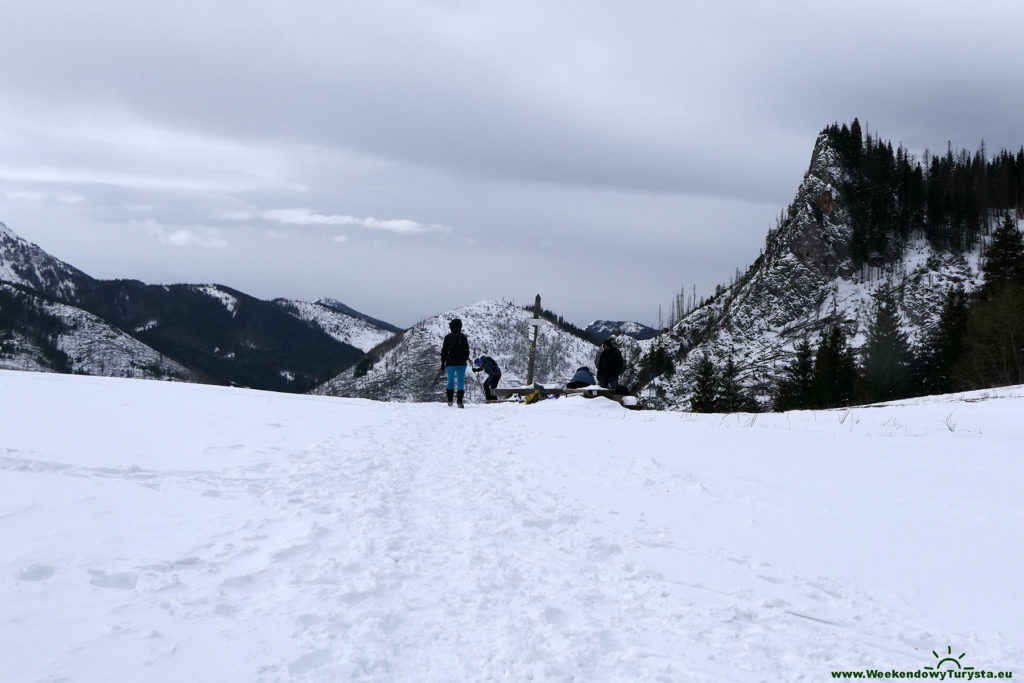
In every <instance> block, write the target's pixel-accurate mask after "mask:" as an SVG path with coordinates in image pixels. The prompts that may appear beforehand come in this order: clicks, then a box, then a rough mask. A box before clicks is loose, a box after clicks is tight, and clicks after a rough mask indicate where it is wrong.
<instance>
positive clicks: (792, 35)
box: [0, 0, 1024, 326]
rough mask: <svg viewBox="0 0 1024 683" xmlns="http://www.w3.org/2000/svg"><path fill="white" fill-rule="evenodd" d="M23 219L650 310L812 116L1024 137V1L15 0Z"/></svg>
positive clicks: (6, 106) (902, 131) (10, 191)
mask: <svg viewBox="0 0 1024 683" xmlns="http://www.w3.org/2000/svg"><path fill="white" fill-rule="evenodd" d="M0 15H2V17H3V21H2V27H3V31H2V36H0V222H3V223H6V224H7V225H8V227H10V228H11V229H12V230H14V231H15V232H16V233H18V234H20V235H21V236H23V237H25V238H26V239H29V240H31V241H34V242H36V243H38V244H39V245H40V246H42V247H43V248H44V249H46V250H47V251H49V252H50V253H51V254H53V255H55V256H57V257H58V258H61V259H63V260H65V261H68V262H70V263H71V264H73V265H75V266H77V267H78V268H80V269H82V270H84V271H85V272H87V273H89V274H90V275H93V276H94V277H100V278H113V277H131V278H137V279H140V280H144V281H146V282H151V283H172V282H204V283H205V282H217V283H222V284H226V285H229V286H232V287H235V288H237V289H240V290H242V291H245V292H248V293H250V294H253V295H255V296H259V297H262V298H273V297H278V296H282V297H288V298H298V299H305V300H313V299H316V298H319V297H324V296H330V297H334V298H336V299H339V300H341V301H343V302H345V303H347V304H348V305H350V306H353V307H354V308H356V309H358V310H361V311H363V312H365V313H367V314H370V315H373V316H376V317H379V318H383V319H386V320H389V321H391V322H393V323H395V324H398V325H402V326H407V325H410V324H413V323H415V322H416V321H417V320H418V319H421V318H424V317H427V316H429V315H433V314H435V313H438V312H441V311H444V310H447V309H450V308H454V307H457V306H461V305H464V304H468V303H472V302H473V301H476V300H479V299H485V298H505V299H512V300H515V301H516V302H518V303H524V304H526V303H532V300H533V296H534V294H536V293H537V292H540V293H541V294H542V295H543V297H544V304H545V306H546V307H548V308H551V309H553V310H555V311H556V312H558V313H560V314H562V315H564V316H565V317H566V318H567V319H569V320H571V321H573V322H575V323H577V324H581V325H585V324H587V323H589V322H590V321H591V320H593V319H595V318H608V319H628V320H638V321H640V322H644V323H648V324H650V323H654V322H656V320H657V315H658V306H659V304H660V305H663V306H664V307H665V310H666V314H667V309H668V305H669V303H670V302H671V300H672V297H673V295H674V294H675V292H677V291H678V290H679V288H680V286H681V285H683V284H685V285H686V287H687V290H689V289H690V287H691V286H692V285H696V286H697V291H698V294H700V295H707V294H709V293H711V292H712V291H713V290H714V287H715V285H716V284H718V283H727V282H728V280H729V278H730V277H731V276H732V275H733V273H734V272H735V270H736V269H737V268H741V269H743V268H746V267H747V266H748V265H749V264H750V263H751V262H752V261H753V260H754V259H755V258H756V257H757V255H758V252H759V250H760V248H761V247H762V246H763V244H764V238H765V233H766V232H767V230H768V229H769V228H770V227H771V226H772V224H773V223H774V220H775V217H776V216H777V215H778V214H779V212H780V211H781V210H782V209H783V208H785V206H786V205H787V204H788V203H789V202H790V201H791V200H792V198H793V195H794V193H795V191H796V188H797V185H798V184H799V182H800V180H801V178H802V176H803V173H804V171H805V170H806V168H807V164H808V162H809V160H810V154H811V149H812V146H813V143H814V139H815V137H816V135H817V133H818V132H819V131H820V130H821V129H822V128H824V127H825V126H826V125H828V124H830V123H832V122H834V121H839V122H849V121H851V120H852V119H853V118H854V117H855V116H856V117H859V118H860V120H861V122H862V124H864V125H866V126H867V127H869V128H870V130H872V131H878V133H879V134H880V135H881V136H882V137H883V138H885V139H889V140H892V141H893V142H894V143H898V142H901V141H902V142H903V143H904V144H905V145H906V146H907V147H908V148H909V149H911V150H912V151H915V152H918V153H919V152H920V151H922V150H923V149H925V148H926V147H927V148H930V149H932V150H945V147H946V144H947V141H948V142H951V143H952V144H953V146H954V147H957V148H959V147H967V148H969V149H972V150H973V149H976V148H977V146H978V144H979V143H980V142H981V140H982V139H984V140H985V143H986V145H987V147H988V149H989V150H990V151H996V150H998V149H999V148H1001V147H1006V148H1010V149H1014V150H1016V149H1018V148H1019V147H1020V146H1021V145H1022V144H1024V126H1021V125H1020V122H1021V120H1022V112H1024V88H1022V87H1021V85H1022V76H1021V75H1022V73H1024V38H1022V33H1021V27H1022V26H1024V2H1020V0H1006V1H1002V0H973V1H971V2H948V1H947V2H943V1H942V0H930V1H928V2H906V1H900V0H886V1H885V2H881V1H879V2H876V1H874V0H871V1H868V2H864V1H860V0H858V1H856V2H849V1H847V2H822V1H820V0H819V1H817V2H802V1H799V2H797V1H793V0H786V1H785V2H780V3H768V2H754V1H748V2H735V1H730V0H715V2H706V3H693V2H683V1H682V0H665V1H656V0H632V1H631V2H622V1H621V0H617V1H611V0H576V1H561V0H542V1H541V0H538V1H533V0H516V1H515V2H492V1H486V0H474V1H466V2H462V1H460V0H433V1H426V0H424V1H413V0H409V1H400V2H393V1H390V0H372V1H367V2H347V1H343V0H288V1H287V2H284V1H281V2H264V1H259V0H245V1H244V2H243V1H238V2H221V1H219V0H202V1H196V2H190V1H182V2H166V1H161V2H156V1H154V0H133V1H132V2H123V1H121V0H117V1H116V2H115V1H110V2H103V1H99V0H68V1H67V2H57V1H50V0H39V1H34V2H29V1H25V2H17V1H14V0H0Z"/></svg>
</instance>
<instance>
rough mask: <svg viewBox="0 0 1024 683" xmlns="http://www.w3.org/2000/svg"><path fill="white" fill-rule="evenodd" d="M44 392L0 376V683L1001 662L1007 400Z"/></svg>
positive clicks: (1009, 580) (524, 676)
mask: <svg viewBox="0 0 1024 683" xmlns="http://www.w3.org/2000/svg"><path fill="white" fill-rule="evenodd" d="M40 377H41V376H39V375H30V374H28V373H0V382H2V383H3V384H4V391H3V392H2V393H0V396H2V397H3V406H0V407H2V408H3V415H5V418H4V419H5V423H4V424H3V425H2V426H3V434H4V435H5V439H4V443H3V444H0V494H2V495H0V547H3V548H5V549H7V550H6V551H5V556H4V560H3V562H2V563H0V598H3V599H4V604H5V606H6V607H5V611H4V614H3V615H2V616H0V637H2V639H3V641H4V642H5V643H7V644H8V645H9V648H8V651H9V652H17V653H20V654H19V655H18V656H15V657H10V658H5V659H4V660H3V661H2V662H0V678H2V679H3V680H15V681H18V680H53V681H56V680H101V679H103V680H166V681H178V680H210V681H215V680H216V681H223V680H246V681H250V680H256V681H284V680H348V679H366V680H530V679H533V680H588V681H591V680H616V681H627V680H628V681H635V680H665V681H688V680H709V681H710V680H733V681H751V680H801V679H803V680H822V679H824V678H827V677H828V674H829V672H830V671H832V670H844V669H862V668H865V667H869V666H870V667H872V668H879V669H883V670H889V669H892V668H897V669H918V668H920V667H921V666H923V665H925V664H928V663H930V662H929V658H930V657H931V655H930V653H931V651H932V650H933V649H935V648H937V647H943V646H944V645H945V644H946V643H947V641H950V640H954V641H955V642H954V646H955V647H958V648H960V649H961V650H962V651H967V652H968V653H969V654H970V656H971V657H972V658H974V659H975V661H977V662H987V663H988V668H990V669H999V668H1001V669H1004V670H1005V669H1013V668H1014V666H1017V668H1018V669H1021V668H1024V665H1022V662H1024V651H1022V649H1021V646H1020V642H1021V640H1020V639H1019V636H1020V635H1021V627H1020V622H1019V619H1018V618H1017V617H1016V616H1015V614H1016V608H1014V607H1012V605H1013V604H1017V605H1019V604H1021V602H1019V600H1020V599H1021V598H1024V595H1022V590H1021V588H1020V586H1019V582H1017V581H1016V579H1014V578H1013V577H1014V576H1019V572H1020V571H1021V570H1024V566H1022V562H1021V559H1020V558H1019V557H1018V556H1017V555H1016V554H1015V553H1011V552H1008V551H1007V549H1006V546H1009V544H1010V543H1011V542H1012V539H1014V538H1018V539H1019V536H1017V535H1015V534H1019V533H1020V532H1021V531H1022V529H1024V511H1022V507H1021V503H1020V498H1019V494H1018V493H1017V492H1016V489H1015V485H1014V484H1013V483H1012V481H1011V480H1010V479H1006V478H1003V477H1000V476H999V475H993V471H994V469H995V468H1000V467H1001V468H1004V472H1003V474H1006V475H1011V474H1014V473H1016V474H1019V473H1020V471H1021V465H1020V464H1019V463H1018V464H1014V462H1015V461H1012V460H1010V458H1011V457H1013V456H1012V455H1011V454H1013V453H1015V451H1014V450H1013V448H1012V444H1013V443H1015V442H1016V440H1017V439H1019V437H1020V431H1021V430H1020V428H1019V427H1018V426H1017V425H1016V422H1015V419H1016V418H1012V419H1010V418H1007V419H1004V418H1002V417H1001V414H1000V410H1005V411H1006V414H1007V415H1008V416H1012V415H1014V414H1015V411H1019V409H1020V407H1021V401H1020V399H1007V400H1008V401H1012V402H1011V403H993V404H992V405H990V406H988V408H989V410H985V409H984V408H985V406H982V405H981V404H978V405H973V404H966V403H960V404H957V405H956V407H955V408H954V410H956V411H959V412H958V413H957V418H956V419H957V420H959V427H958V430H959V433H957V432H954V431H952V430H950V429H949V427H948V424H944V422H945V420H944V419H943V416H944V415H946V414H948V413H949V412H950V409H949V408H948V407H946V406H935V405H907V406H901V407H897V408H882V409H862V410H860V411H856V412H854V413H850V414H845V416H844V413H841V412H833V413H802V414H798V413H794V414H791V415H789V416H777V415H776V416H761V417H759V418H757V419H752V418H750V416H743V417H740V416H728V417H723V416H690V415H669V414H652V413H627V412H625V411H623V410H622V409H621V408H620V407H619V406H617V405H615V404H613V403H611V402H605V401H602V400H595V401H584V400H583V399H576V400H573V399H564V400H559V401H551V402H546V403H542V404H539V405H537V406H530V407H526V406H522V405H515V404H506V405H497V406H471V407H470V408H469V409H467V410H464V411H459V410H454V409H449V408H448V407H447V406H443V405H440V404H410V405H402V404H374V403H370V402H366V401H344V400H337V399H326V398H314V397H291V396H278V395H273V394H265V393H260V392H245V391H237V390H228V389H216V388H211V387H197V386H188V385H161V384H157V383H146V382H124V381H120V382H119V381H116V380H100V379H95V378H53V376H42V377H43V378H42V379H40ZM12 392H14V393H12ZM15 394H16V395H17V396H18V398H17V400H14V399H13V398H11V397H12V396H14V395H15ZM7 420H10V421H7ZM58 427H59V428H58ZM972 428H977V429H978V430H979V433H977V434H975V433H974V432H972V431H971V430H972ZM986 429H987V430H988V432H989V435H988V436H987V437H986V436H984V435H983V434H981V433H980V432H981V431H983V430H986ZM949 444H953V445H954V446H956V447H957V448H956V449H954V448H952V447H950V446H949ZM964 445H973V446H982V447H983V449H982V450H983V451H984V452H983V453H977V454H975V455H974V456H973V458H972V459H971V460H965V458H964V457H963V455H962V453H961V452H960V450H959V449H960V448H961V447H962V446H964ZM947 451H948V452H947ZM1013 467H1016V469H1013ZM1006 468H1009V469H1006ZM947 490H949V491H951V492H955V493H956V494H957V496H955V497H952V496H951V497H942V496H929V495H927V492H928V491H932V492H935V491H940V492H941V491H947ZM851 492H852V494H851ZM994 520H999V521H1000V523H1001V524H1002V526H1000V527H999V528H998V529H994V528H993V527H992V522H993V521H994ZM932 532H936V533H938V535H939V538H941V534H943V533H951V534H955V536H954V538H955V539H956V541H957V543H958V544H959V547H960V549H961V550H962V551H963V553H964V557H960V556H957V557H949V556H948V554H947V555H944V554H943V553H942V552H939V551H938V550H936V548H935V547H934V546H935V543H934V541H935V539H936V533H932ZM1000 553H1002V554H1000ZM972 554H973V555H975V556H976V557H977V558H980V559H979V560H977V561H972V560H970V559H969V557H968V556H969V555H972ZM965 558H967V559H965ZM1015 600H1016V601H1018V602H1016V603H1014V602H1013V601H1015ZM1007 601H1008V604H1006V603H1007Z"/></svg>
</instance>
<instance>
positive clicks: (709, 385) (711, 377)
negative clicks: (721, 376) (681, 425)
mask: <svg viewBox="0 0 1024 683" xmlns="http://www.w3.org/2000/svg"><path fill="white" fill-rule="evenodd" d="M717 394H718V370H717V368H715V364H714V363H713V362H712V361H711V359H710V358H709V357H708V355H707V354H706V353H705V354H704V355H703V356H702V357H701V359H700V361H698V363H697V376H696V377H695V378H694V383H693V395H692V396H691V397H690V410H691V411H692V412H694V413H713V412H715V398H716V396H717Z"/></svg>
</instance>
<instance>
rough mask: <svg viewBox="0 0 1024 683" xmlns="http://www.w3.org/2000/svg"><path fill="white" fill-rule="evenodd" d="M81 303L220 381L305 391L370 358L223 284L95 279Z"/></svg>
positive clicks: (276, 308)
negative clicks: (145, 282) (353, 364)
mask: <svg viewBox="0 0 1024 683" xmlns="http://www.w3.org/2000/svg"><path fill="white" fill-rule="evenodd" d="M78 303H79V305H80V306H81V307H82V308H84V309H86V310H88V311H91V312H93V313H96V314H97V315H99V316H100V317H102V318H104V319H105V320H109V321H111V322H113V323H114V324H115V325H117V326H118V327H120V328H121V329H123V330H125V331H126V332H128V333H129V334H131V335H132V336H134V337H136V338H137V339H139V340H140V341H142V342H144V343H146V344H147V345H149V346H151V347H153V348H154V349H157V350H158V351H160V352H161V353H164V354H166V355H168V356H171V357H173V358H175V359H177V360H178V361H180V362H181V363H183V364H185V365H187V366H188V367H190V368H193V369H194V370H196V371H197V372H199V373H201V374H202V376H203V377H204V380H205V381H208V382H212V383H217V384H236V385H239V386H247V387H253V388H257V389H269V390H272V391H293V392H304V391H307V390H308V389H310V388H311V387H313V386H315V385H317V384H319V383H320V382H322V381H323V380H324V379H326V378H327V377H330V376H332V375H334V374H335V373H337V372H338V371H340V370H342V369H344V368H346V367H348V366H350V365H351V364H352V363H354V362H355V361H356V359H358V358H359V357H360V356H361V355H362V351H361V350H360V349H357V348H355V347H353V346H351V345H349V344H344V343H342V342H339V341H338V340H336V339H334V338H332V337H330V336H329V335H328V334H327V333H325V332H324V331H323V330H321V329H320V328H318V327H316V326H314V325H311V324H309V323H308V322H306V321H303V320H301V319H298V318H296V317H295V316H293V315H290V314H289V313H288V312H287V311H285V310H284V309H282V308H281V307H280V306H277V305H274V304H273V303H271V302H269V301H263V300H261V299H256V298H255V297H251V296H249V295H248V294H244V293H243V292H239V291H238V290H235V289H231V288H229V287H225V286H223V285H147V284H144V283H142V282H138V281H135V280H108V281H99V280H94V281H93V282H92V283H91V285H90V286H88V287H85V288H84V289H83V292H82V294H81V295H80V297H79V298H78Z"/></svg>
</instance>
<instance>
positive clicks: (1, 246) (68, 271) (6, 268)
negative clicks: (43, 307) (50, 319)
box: [0, 223, 91, 300]
mask: <svg viewBox="0 0 1024 683" xmlns="http://www.w3.org/2000/svg"><path fill="white" fill-rule="evenodd" d="M90 279H91V278H90V277H89V276H88V275H86V274H85V273H83V272H82V271H80V270H78V269H77V268H74V267H72V266H70V265H68V264H67V263H64V262H63V261H61V260H60V259H56V258H54V257H53V256H50V255H49V254H47V253H46V252H45V251H43V250H42V249H40V248H39V247H38V246H36V245H35V244H33V243H31V242H29V241H28V240H26V239H23V238H21V237H19V236H18V235H16V234H14V232H13V231H12V230H11V229H10V228H8V227H7V226H6V225H4V224H3V223H0V281H6V282H12V283H14V284H18V285H24V286H25V287H28V288H30V289H34V290H36V291H37V292H40V293H42V294H45V295H47V296H50V297H53V298H56V299H64V300H70V299H73V297H74V296H75V295H76V294H77V293H78V291H79V288H80V287H81V285H82V284H83V282H87V281H89V280H90Z"/></svg>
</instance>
